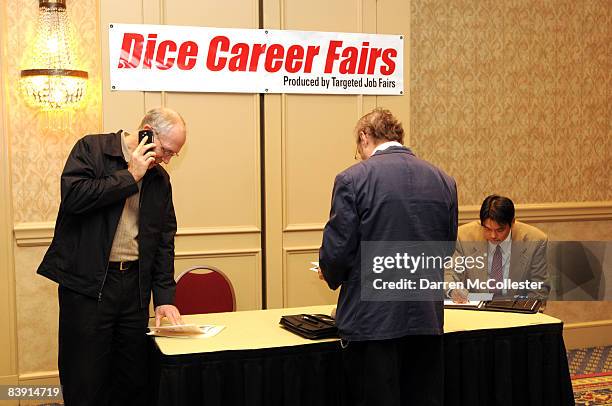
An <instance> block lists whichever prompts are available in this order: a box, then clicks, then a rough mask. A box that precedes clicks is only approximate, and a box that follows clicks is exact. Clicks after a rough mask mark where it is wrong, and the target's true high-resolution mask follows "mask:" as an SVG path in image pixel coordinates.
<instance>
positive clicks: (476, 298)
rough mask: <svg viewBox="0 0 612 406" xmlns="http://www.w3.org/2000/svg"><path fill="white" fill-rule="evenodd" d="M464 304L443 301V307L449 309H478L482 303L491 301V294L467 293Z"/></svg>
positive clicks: (448, 300)
mask: <svg viewBox="0 0 612 406" xmlns="http://www.w3.org/2000/svg"><path fill="white" fill-rule="evenodd" d="M467 299H468V301H467V302H466V303H455V302H453V301H452V300H451V299H447V300H445V301H444V307H446V308H449V309H480V308H481V307H482V306H483V305H484V303H485V302H486V301H488V300H492V299H493V293H468V297H467Z"/></svg>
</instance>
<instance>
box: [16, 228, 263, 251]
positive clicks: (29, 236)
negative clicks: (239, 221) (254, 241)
mask: <svg viewBox="0 0 612 406" xmlns="http://www.w3.org/2000/svg"><path fill="white" fill-rule="evenodd" d="M54 227H55V223H53V222H28V223H17V224H15V226H14V227H13V233H14V236H15V240H16V241H17V245H18V246H19V247H45V246H48V245H49V244H50V243H51V239H52V238H53V230H54ZM260 231H261V230H260V229H259V227H256V226H235V227H233V226H232V227H181V228H179V229H178V230H177V232H176V235H177V236H198V235H234V234H256V233H259V232H260Z"/></svg>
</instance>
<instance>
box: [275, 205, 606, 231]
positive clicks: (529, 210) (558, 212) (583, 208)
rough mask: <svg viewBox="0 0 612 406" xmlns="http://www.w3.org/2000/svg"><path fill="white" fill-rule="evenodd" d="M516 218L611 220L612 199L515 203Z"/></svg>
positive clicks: (474, 211) (475, 216) (466, 213)
mask: <svg viewBox="0 0 612 406" xmlns="http://www.w3.org/2000/svg"><path fill="white" fill-rule="evenodd" d="M479 214H480V206H479V205H478V206H477V205H473V206H459V223H460V224H464V223H468V222H470V221H474V220H479V218H480V216H479ZM516 218H517V219H518V220H520V221H525V222H531V223H553V222H558V223H562V222H571V221H585V220H590V221H604V220H612V201H602V202H562V203H534V204H517V205H516ZM323 227H325V224H324V223H301V224H288V225H287V226H286V227H285V228H284V229H283V231H285V232H288V233H292V232H303V231H321V230H323Z"/></svg>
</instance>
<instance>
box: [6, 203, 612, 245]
mask: <svg viewBox="0 0 612 406" xmlns="http://www.w3.org/2000/svg"><path fill="white" fill-rule="evenodd" d="M479 212H480V206H475V205H474V206H461V207H459V222H460V223H467V222H469V221H474V220H478V218H479ZM516 213H517V215H516V217H517V218H518V219H519V220H521V221H526V222H533V223H541V222H570V221H584V220H590V221H603V220H612V201H603V202H564V203H537V204H519V205H516ZM324 226H325V224H324V223H304V224H289V225H287V227H285V228H284V230H283V231H284V232H303V231H321V230H323V227H324ZM54 227H55V223H53V222H27V223H17V224H15V225H14V227H13V233H14V236H15V240H16V241H17V245H18V246H19V247H44V246H47V245H49V244H50V243H51V239H52V238H53V228H54ZM260 232H261V229H260V228H259V227H256V226H251V225H249V226H230V227H181V228H179V229H178V230H177V233H176V235H177V236H179V237H180V236H197V235H234V234H254V233H260Z"/></svg>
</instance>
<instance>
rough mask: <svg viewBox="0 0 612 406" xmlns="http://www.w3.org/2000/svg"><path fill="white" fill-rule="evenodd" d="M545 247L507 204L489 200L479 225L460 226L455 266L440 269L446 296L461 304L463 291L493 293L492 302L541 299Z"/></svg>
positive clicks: (500, 199) (464, 298) (547, 288)
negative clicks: (518, 219) (445, 287)
mask: <svg viewBox="0 0 612 406" xmlns="http://www.w3.org/2000/svg"><path fill="white" fill-rule="evenodd" d="M547 243H548V238H547V236H546V234H544V233H543V232H542V231H540V230H538V229H537V228H535V227H533V226H530V225H528V224H525V223H521V222H519V221H516V220H515V218H514V203H513V202H512V200H510V199H509V198H507V197H503V196H498V195H491V196H488V197H487V198H486V199H485V200H484V202H482V206H481V208H480V221H473V222H471V223H468V224H464V225H462V226H461V227H459V230H458V236H457V244H456V247H455V255H454V259H455V260H454V261H453V264H454V268H452V267H449V268H447V269H446V270H445V281H446V282H449V283H450V282H454V283H452V285H453V286H454V288H451V289H449V290H448V291H447V294H448V295H449V296H450V298H452V299H453V301H454V302H456V303H464V302H466V301H467V295H468V292H476V293H484V292H489V293H493V295H494V296H493V297H494V299H514V298H516V297H529V298H537V299H546V297H547V296H548V292H549V291H550V284H549V281H548V269H547V262H546V245H547ZM460 257H463V258H460ZM458 264H462V265H461V266H458ZM457 286H459V288H457Z"/></svg>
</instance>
